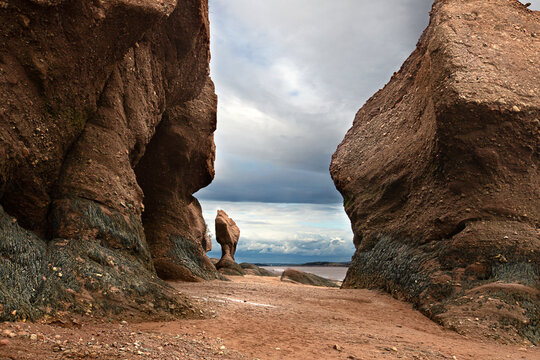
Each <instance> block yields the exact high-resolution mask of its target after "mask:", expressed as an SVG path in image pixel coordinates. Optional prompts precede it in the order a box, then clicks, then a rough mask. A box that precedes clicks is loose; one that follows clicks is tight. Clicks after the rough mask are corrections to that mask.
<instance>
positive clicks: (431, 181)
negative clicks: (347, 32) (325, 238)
mask: <svg viewBox="0 0 540 360" xmlns="http://www.w3.org/2000/svg"><path fill="white" fill-rule="evenodd" d="M538 59H540V14H539V13H538V12H532V11H530V10H528V9H527V8H526V7H525V6H523V5H522V4H521V3H519V2H518V1H514V0H494V1H482V0H474V1H469V0H467V1H465V0H437V1H435V3H434V6H433V9H432V12H431V20H430V24H429V26H428V28H427V29H426V30H425V32H424V33H423V35H422V37H421V38H420V40H419V42H418V45H417V49H416V50H415V51H414V52H413V53H412V55H411V56H410V57H409V58H408V59H407V61H406V62H405V63H404V65H403V66H402V68H401V69H400V70H399V71H398V72H397V73H395V74H394V76H392V79H391V80H390V82H389V83H388V84H387V85H386V86H385V87H384V89H382V90H380V91H379V92H377V93H376V94H375V95H374V96H373V97H372V98H371V99H370V100H368V101H367V103H366V104H365V105H364V106H363V107H362V108H361V109H360V110H359V111H358V113H357V115H356V118H355V120H354V124H353V126H352V128H351V129H350V130H349V131H348V133H347V135H346V136H345V139H344V140H343V142H342V143H341V144H340V145H339V147H338V149H337V151H336V153H335V154H334V156H333V158H332V164H331V169H330V170H331V174H332V177H333V179H334V182H335V184H336V187H337V188H338V190H339V191H340V192H341V193H342V195H343V198H344V206H345V210H346V212H347V214H348V216H349V217H350V219H351V223H352V228H353V231H354V243H355V245H356V253H355V255H354V258H353V261H352V264H351V267H350V269H349V272H348V274H347V277H346V279H345V282H344V286H345V287H374V288H382V289H385V290H386V291H389V292H391V293H393V294H394V295H395V296H397V297H400V298H404V299H407V300H409V301H411V302H413V303H415V304H416V305H417V306H418V307H419V308H420V309H421V310H422V311H423V312H424V313H426V314H427V315H428V316H430V317H431V318H433V319H435V320H437V321H439V322H440V323H442V324H444V325H445V326H447V327H450V328H453V329H456V330H458V331H460V332H464V333H471V334H476V335H481V336H499V335H500V334H501V333H504V334H505V335H504V336H505V339H506V340H516V339H519V338H520V337H524V338H526V339H529V340H530V341H532V342H536V343H538V342H539V341H540V333H539V330H538V329H539V326H540V315H539V314H540V313H539V311H540V291H539V287H540V280H539V279H540V277H539V275H540V232H539V227H540V176H539V169H538V167H539V146H540V143H539V139H540V132H539V131H540V85H539V84H540V68H539V67H538ZM501 329H503V330H504V331H503V332H500V330H501ZM497 330H498V331H497ZM497 334H499V335H497Z"/></svg>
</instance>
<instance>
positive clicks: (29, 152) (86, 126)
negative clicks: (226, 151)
mask: <svg viewBox="0 0 540 360" xmlns="http://www.w3.org/2000/svg"><path fill="white" fill-rule="evenodd" d="M207 16H208V8H207V2H206V0H184V1H180V2H177V1H175V0H163V1H153V0H141V1H136V2H134V1H129V0H113V1H108V2H88V1H82V0H72V1H64V0H9V1H6V0H1V1H0V22H1V23H2V26H1V27H0V205H1V207H0V253H1V254H2V257H1V259H0V304H1V305H0V312H1V314H0V318H1V319H17V318H26V317H37V316H40V315H42V314H43V313H44V311H47V312H54V311H56V310H70V311H79V312H85V313H96V312H106V313H111V312H113V313H114V312H118V311H122V310H125V309H138V310H137V311H141V310H142V311H144V312H148V313H156V312H167V313H168V312H172V313H180V312H184V313H185V312H186V308H187V307H188V306H189V304H188V303H187V302H186V300H185V299H182V298H180V297H177V295H175V294H173V293H172V292H170V289H169V288H168V287H167V286H166V285H165V283H163V282H161V281H160V280H159V279H158V278H157V277H156V272H155V269H157V270H158V273H159V275H160V276H163V277H165V278H173V279H189V280H197V279H200V278H212V277H214V276H215V275H216V271H215V268H214V267H213V266H212V264H211V263H210V262H209V261H208V259H207V258H206V255H205V250H206V248H207V244H208V239H207V237H206V232H205V229H206V226H205V224H204V220H203V219H202V216H201V210H200V205H199V204H198V202H197V200H196V199H195V198H193V197H192V194H193V193H194V192H195V191H197V190H198V189H199V188H201V187H203V186H206V185H207V184H208V183H209V182H210V181H211V179H212V178H213V159H214V144H213V140H212V132H213V131H214V130H215V111H216V97H215V95H214V93H213V86H212V82H211V80H210V79H209V77H208V73H209V71H208V63H209V59H210V55H209V25H208V19H207ZM145 206H146V207H147V210H148V212H147V213H146V212H144V217H143V216H142V214H143V211H144V208H145ZM145 233H146V235H145Z"/></svg>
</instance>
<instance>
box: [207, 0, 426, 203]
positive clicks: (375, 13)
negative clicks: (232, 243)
mask: <svg viewBox="0 0 540 360" xmlns="http://www.w3.org/2000/svg"><path fill="white" fill-rule="evenodd" d="M430 5H431V2H430V1H429V0H405V1H404V0H387V1H384V2H373V1H358V0H340V1H329V0H296V1H290V0H273V1H251V0H210V12H211V14H210V16H211V24H212V63H211V69H212V76H213V78H214V81H215V82H216V92H217V93H218V95H219V109H218V131H217V132H216V145H217V160H216V178H215V180H214V183H213V184H212V185H210V186H209V187H208V188H207V189H204V190H202V191H201V192H200V193H199V194H198V196H200V197H201V198H202V199H219V200H234V201H263V202H306V203H336V202H339V201H340V196H339V194H338V193H337V192H336V190H335V189H334V186H333V184H332V181H331V179H330V176H329V174H328V166H329V163H330V158H331V155H332V153H333V152H334V150H335V148H336V146H337V145H338V144H339V142H340V141H341V139H342V138H343V136H344V134H345V132H346V131H347V129H348V128H349V127H350V125H351V123H352V120H353V118H354V114H355V112H356V111H357V110H358V108H359V107H360V106H361V105H362V104H363V102H365V101H366V100H367V99H368V98H369V97H370V96H371V95H372V94H373V93H374V92H375V91H376V90H377V89H379V88H380V87H382V86H383V85H384V84H385V83H386V81H387V80H388V79H389V77H390V75H391V74H392V72H394V71H395V70H397V69H398V68H399V66H400V65H401V63H402V62H403V61H404V59H405V58H406V57H407V56H408V55H409V53H410V52H411V51H412V49H413V48H414V45H415V43H416V41H417V39H418V36H419V35H420V33H421V31H422V29H423V28H424V27H425V26H426V24H427V21H428V11H429V7H430Z"/></svg>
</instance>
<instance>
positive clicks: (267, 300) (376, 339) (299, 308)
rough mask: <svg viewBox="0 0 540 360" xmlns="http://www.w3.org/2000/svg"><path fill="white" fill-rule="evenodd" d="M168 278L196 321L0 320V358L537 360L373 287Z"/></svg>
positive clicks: (537, 355) (532, 351)
mask: <svg viewBox="0 0 540 360" xmlns="http://www.w3.org/2000/svg"><path fill="white" fill-rule="evenodd" d="M172 285H173V286H175V287H177V288H178V289H179V290H180V291H182V292H184V293H188V294H189V295H191V296H193V297H194V298H195V299H196V301H198V302H200V303H201V305H203V307H205V308H206V309H207V310H206V311H204V313H203V314H201V317H205V319H201V320H178V321H173V322H146V323H131V322H125V321H124V322H120V323H119V322H112V323H109V322H108V321H107V320H106V319H102V320H100V321H96V320H90V321H89V322H84V319H82V320H81V322H75V323H58V322H57V323H53V324H30V323H0V334H1V336H0V360H4V359H29V360H30V359H40V360H41V359H98V360H102V359H111V360H112V359H167V360H169V359H171V360H174V359H176V360H184V359H196V360H200V359H229V360H230V359H248V360H253V359H260V360H267V359H268V360H272V359H300V360H304V359H350V360H354V359H429V360H431V359H435V360H436V359H448V360H452V359H458V360H462V359H474V360H481V359H489V360H492V359H493V360H498V359H530V360H533V359H534V360H538V359H540V351H539V350H538V349H537V348H535V347H527V346H519V345H512V346H509V345H501V344H497V343H486V342H481V341H478V340H474V339H470V338H466V337H463V336H461V335H458V334H456V333H454V332H451V331H447V330H444V329H442V328H440V327H439V326H437V325H436V324H434V323H433V322H431V321H429V320H428V319H427V318H426V317H424V316H423V315H421V314H420V313H419V312H417V311H414V310H412V308H411V306H410V305H408V304H405V303H402V302H399V301H397V300H395V299H393V298H391V297H390V296H388V295H386V294H383V293H379V292H374V291H369V290H340V289H331V288H317V287H311V286H303V285H295V284H290V283H282V282H280V281H279V278H263V277H255V276H245V277H234V278H233V281H231V282H223V281H213V282H204V283H177V284H174V283H173V284H172ZM471 321H474V319H472V320H471Z"/></svg>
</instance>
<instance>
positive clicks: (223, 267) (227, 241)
mask: <svg viewBox="0 0 540 360" xmlns="http://www.w3.org/2000/svg"><path fill="white" fill-rule="evenodd" d="M239 238H240V229H239V228H238V226H237V225H236V223H235V222H234V220H233V219H231V218H230V217H229V216H228V215H227V213H226V212H225V211H223V210H218V211H217V215H216V240H217V242H218V243H219V244H220V245H221V259H219V261H218V262H217V264H216V268H217V269H218V270H220V272H222V273H224V274H225V275H244V272H243V270H242V268H241V267H240V266H239V265H238V264H237V263H236V261H234V253H235V252H236V245H238V239H239Z"/></svg>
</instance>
